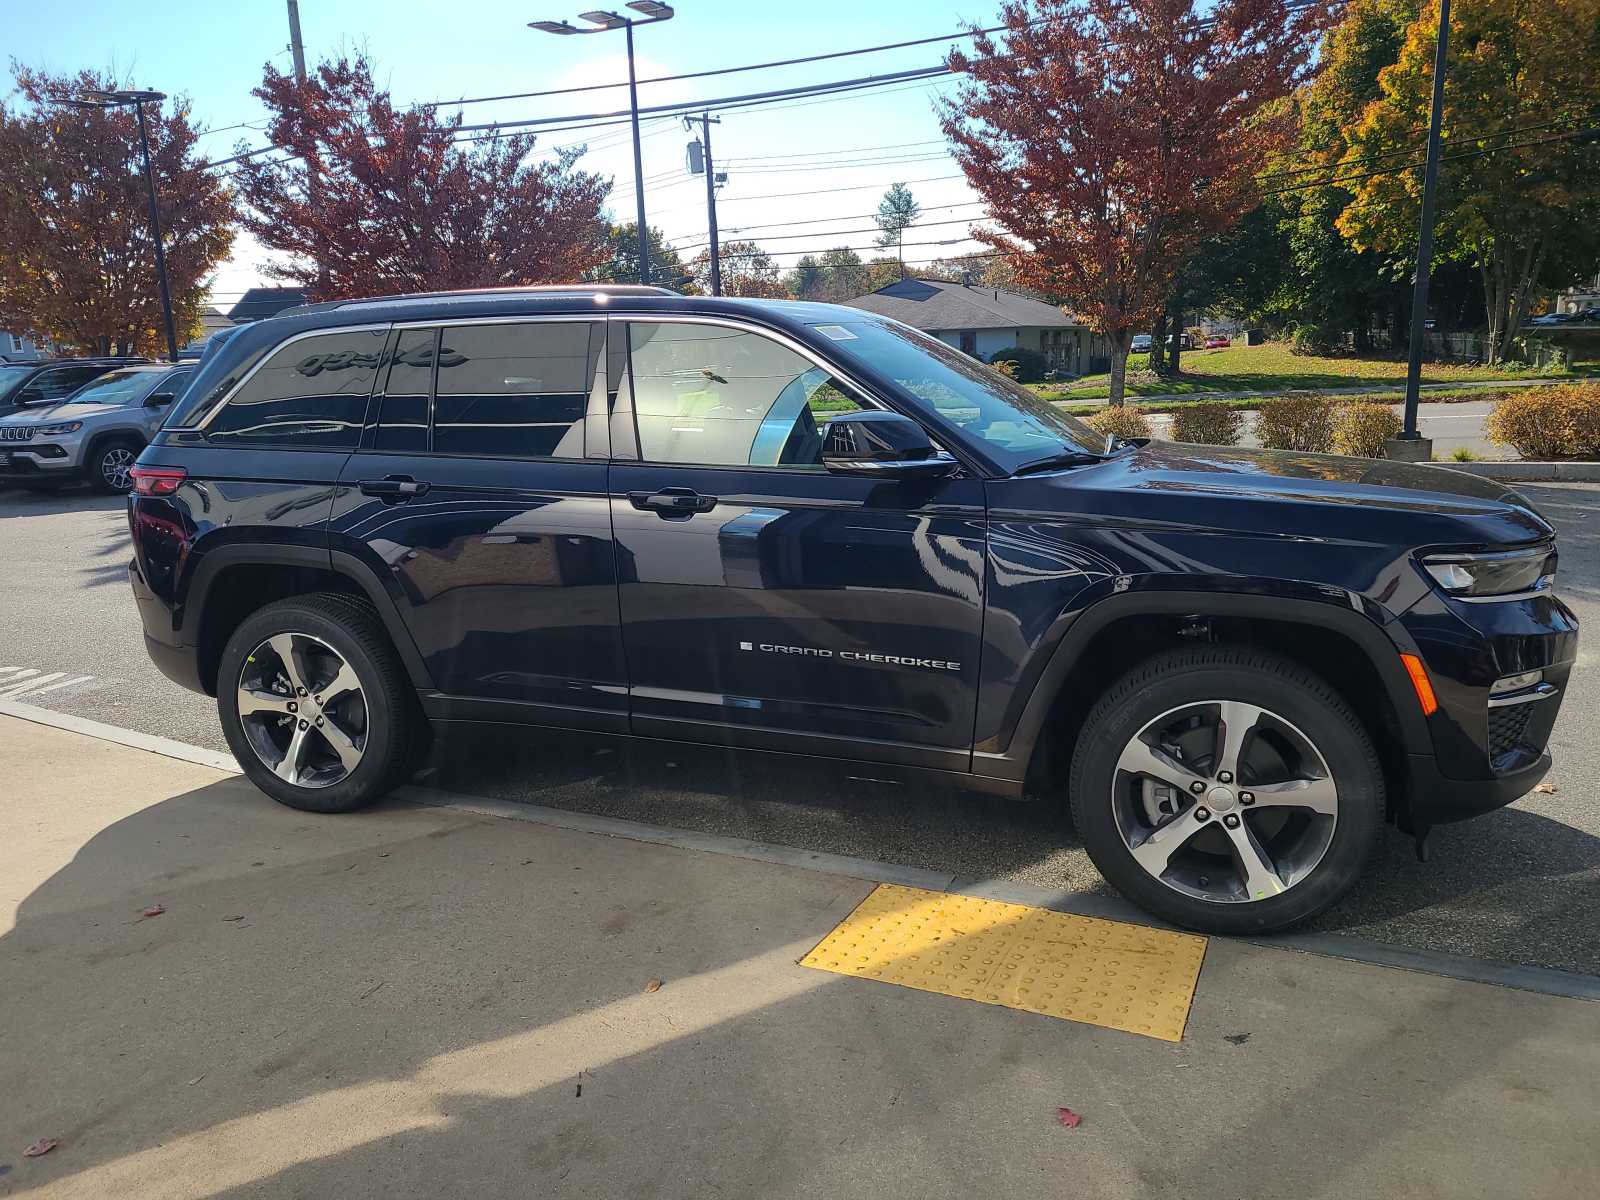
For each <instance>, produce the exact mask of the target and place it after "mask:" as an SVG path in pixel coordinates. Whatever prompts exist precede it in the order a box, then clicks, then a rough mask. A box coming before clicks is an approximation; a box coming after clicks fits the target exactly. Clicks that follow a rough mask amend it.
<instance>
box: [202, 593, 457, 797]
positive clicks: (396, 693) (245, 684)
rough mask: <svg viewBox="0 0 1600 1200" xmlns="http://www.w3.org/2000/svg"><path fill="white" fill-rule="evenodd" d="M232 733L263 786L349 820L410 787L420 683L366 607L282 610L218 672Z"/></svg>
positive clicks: (293, 604)
mask: <svg viewBox="0 0 1600 1200" xmlns="http://www.w3.org/2000/svg"><path fill="white" fill-rule="evenodd" d="M217 709H218V712H219V714H220V715H221V718H222V731H223V734H224V736H226V737H227V739H228V746H229V748H230V749H231V750H232V751H233V756H234V758H236V759H238V761H239V766H240V767H241V768H243V770H244V773H245V775H247V776H248V777H249V779H250V781H251V782H252V783H254V784H255V785H256V786H257V787H258V788H260V789H261V790H262V791H264V792H266V793H267V795H269V796H271V797H272V798H273V799H275V800H278V801H280V802H282V803H284V804H287V805H288V806H289V807H291V808H299V809H304V810H306V811H307V812H324V813H331V812H348V811H350V810H351V809H355V808H360V807H361V806H362V805H364V804H368V803H370V802H372V801H373V800H376V799H377V798H378V797H380V796H382V795H384V794H385V793H387V792H389V791H391V790H392V789H393V788H395V787H397V786H399V785H400V784H401V783H403V782H405V780H406V778H407V777H408V776H409V774H410V771H411V767H412V765H413V764H412V754H413V749H414V748H415V747H416V746H418V745H421V744H424V743H425V741H426V739H425V738H424V737H422V736H420V735H421V734H422V732H423V731H422V730H421V729H419V728H417V722H418V721H419V720H420V716H419V714H418V713H417V711H416V700H415V696H414V695H413V693H412V690H411V685H410V681H409V680H408V679H407V677H406V674H405V671H404V669H403V668H402V667H401V665H400V662H399V660H398V658H397V657H396V655H395V652H394V649H393V647H392V646H391V645H390V643H389V640H388V637H387V635H386V633H385V632H384V629H383V626H382V625H381V624H380V623H379V621H378V618H377V616H376V614H375V613H373V611H372V610H371V608H369V607H368V606H367V605H366V604H364V603H362V602H361V601H359V600H355V599H352V598H351V597H349V596H344V595H339V594H336V593H321V594H315V595H309V596H296V597H293V598H291V599H288V600H280V601H278V602H276V603H274V604H269V605H267V606H266V607H264V608H262V609H259V610H257V611H256V612H254V613H252V614H251V615H250V616H249V617H247V618H245V620H244V621H243V623H241V624H240V626H239V628H238V629H236V630H234V632H233V636H232V637H230V638H229V639H228V643H227V645H226V646H225V647H224V648H223V651H222V659H221V662H220V664H219V666H218V670H217Z"/></svg>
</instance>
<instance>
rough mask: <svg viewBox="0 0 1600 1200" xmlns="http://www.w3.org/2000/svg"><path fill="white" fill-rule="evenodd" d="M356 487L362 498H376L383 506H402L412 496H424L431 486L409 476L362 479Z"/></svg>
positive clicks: (424, 481)
mask: <svg viewBox="0 0 1600 1200" xmlns="http://www.w3.org/2000/svg"><path fill="white" fill-rule="evenodd" d="M356 486H357V487H358V488H360V489H361V494H362V495H363V496H377V497H378V498H379V499H381V500H382V501H383V502H384V503H385V504H404V503H405V502H406V501H407V500H409V499H411V497H413V496H421V495H425V494H426V493H427V491H428V489H429V488H430V487H431V486H432V485H431V484H430V483H428V482H427V481H426V480H423V479H413V478H411V476H409V475H385V476H384V477H383V478H382V479H363V480H361V481H360V482H359V483H357V484H356Z"/></svg>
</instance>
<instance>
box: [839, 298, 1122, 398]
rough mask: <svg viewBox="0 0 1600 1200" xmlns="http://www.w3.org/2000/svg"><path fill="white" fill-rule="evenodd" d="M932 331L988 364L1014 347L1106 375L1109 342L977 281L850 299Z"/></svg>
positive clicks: (1038, 303)
mask: <svg viewBox="0 0 1600 1200" xmlns="http://www.w3.org/2000/svg"><path fill="white" fill-rule="evenodd" d="M846 303H848V304H849V305H850V306H851V307H852V308H860V309H864V310H866V311H867V312H873V313H878V314H880V315H882V316H885V317H892V318H894V319H895V320H896V321H903V322H904V323H905V324H907V325H910V326H911V327H912V328H913V329H920V330H922V331H923V332H924V333H930V334H932V335H933V336H934V337H936V338H938V339H939V340H940V341H941V342H947V343H949V344H950V345H952V346H955V347H956V348H957V349H959V350H961V351H963V352H964V353H967V354H970V355H972V356H973V357H974V358H981V359H982V360H983V361H984V362H988V361H989V359H990V358H991V357H992V356H993V355H994V353H995V351H997V350H1005V349H1007V348H1009V347H1011V346H1021V347H1023V348H1024V349H1028V350H1036V351H1038V352H1039V353H1040V354H1042V355H1043V356H1044V360H1045V365H1046V366H1047V367H1049V368H1052V369H1054V370H1057V371H1061V372H1064V373H1067V374H1072V375H1084V374H1089V373H1092V372H1095V371H1104V370H1106V369H1107V368H1108V367H1109V366H1110V362H1111V350H1110V347H1109V346H1108V345H1107V344H1106V341H1105V339H1104V338H1102V337H1100V336H1099V335H1098V334H1095V333H1094V332H1092V331H1091V330H1090V329H1089V327H1088V326H1087V325H1085V324H1083V323H1082V322H1081V321H1079V320H1077V319H1075V318H1073V317H1071V316H1068V315H1067V314H1066V313H1064V312H1062V311H1061V309H1059V308H1057V307H1056V306H1055V305H1054V304H1046V303H1045V302H1044V301H1042V300H1035V299H1033V298H1032V297H1029V296H1024V295H1021V294H1020V293H1017V292H1008V291H1006V290H1005V289H1004V288H992V287H980V286H979V285H977V284H975V283H951V282H948V281H946V280H943V279H901V280H897V281H896V282H894V283H891V284H888V285H886V286H884V287H881V288H879V289H878V290H877V291H875V292H868V293H867V294H866V295H865V296H857V297H856V298H855V299H854V300H849V301H846Z"/></svg>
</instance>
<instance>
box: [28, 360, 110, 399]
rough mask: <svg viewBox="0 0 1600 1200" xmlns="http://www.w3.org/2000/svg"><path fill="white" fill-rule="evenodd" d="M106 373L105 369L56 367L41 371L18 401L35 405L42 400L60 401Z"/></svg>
mask: <svg viewBox="0 0 1600 1200" xmlns="http://www.w3.org/2000/svg"><path fill="white" fill-rule="evenodd" d="M105 373H106V368H105V367H56V368H54V369H53V370H49V371H41V372H39V374H38V375H36V376H34V378H33V382H31V383H30V384H28V386H27V387H26V388H25V389H24V390H23V393H22V395H21V396H19V397H18V400H20V401H21V402H23V403H25V404H35V403H38V402H39V401H41V400H60V399H61V398H62V397H64V396H68V395H71V394H72V393H73V392H75V391H77V390H78V389H79V388H81V387H82V386H83V385H84V384H86V383H88V382H89V381H90V380H91V379H98V378H100V376H102V375H104V374H105Z"/></svg>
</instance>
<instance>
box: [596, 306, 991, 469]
mask: <svg viewBox="0 0 1600 1200" xmlns="http://www.w3.org/2000/svg"><path fill="white" fill-rule="evenodd" d="M613 323H620V324H623V325H717V326H721V327H723V328H725V329H737V330H738V331H739V332H740V333H751V334H755V335H756V336H757V337H765V338H768V339H770V340H772V341H775V342H777V343H778V344H779V345H781V346H783V347H784V348H785V349H788V350H792V351H793V352H794V353H796V354H798V355H799V356H800V357H801V358H803V359H805V360H806V361H808V362H810V363H811V365H812V366H814V367H817V368H818V369H820V370H823V371H826V372H828V374H829V375H831V376H832V377H833V378H835V379H837V380H838V381H839V382H840V383H843V384H845V385H846V386H847V387H849V388H850V390H851V391H852V392H853V393H855V397H856V399H858V400H860V401H862V402H864V403H865V404H866V405H867V406H868V411H883V412H898V411H899V410H898V409H896V408H894V407H892V406H891V405H889V404H888V403H886V402H885V401H884V400H883V398H882V397H881V396H879V395H878V394H877V392H875V391H874V390H873V389H871V388H868V387H866V386H865V385H864V384H862V382H861V381H860V380H859V379H857V378H856V377H855V376H853V375H851V374H850V372H848V371H845V370H843V369H841V368H840V367H839V366H838V365H837V364H836V363H831V362H829V361H828V360H827V359H825V358H823V357H822V356H821V355H819V354H817V352H816V351H814V350H812V349H811V348H810V347H809V346H807V345H806V344H805V343H803V342H800V341H797V340H796V339H795V338H792V337H790V336H789V335H788V334H787V333H785V332H783V331H782V330H777V329H772V328H769V327H768V326H765V325H754V324H751V323H749V322H747V321H737V320H733V319H730V318H727V317H707V316H701V315H699V314H692V313H684V314H681V315H680V314H676V313H643V314H640V315H637V316H634V315H630V314H628V313H607V314H606V326H607V330H606V337H607V339H608V344H609V339H610V337H611V331H610V327H611V325H612V324H613ZM622 351H623V365H622V377H623V379H625V380H626V381H627V394H628V410H627V417H628V427H629V428H630V429H632V431H633V449H634V452H635V454H636V455H637V457H635V458H630V459H618V458H617V457H616V454H615V453H614V452H613V454H612V461H613V462H624V463H626V464H627V465H628V466H636V467H677V468H680V469H682V470H686V471H781V472H783V473H784V474H786V475H807V476H811V477H816V476H817V475H819V474H820V475H826V474H827V473H828V471H827V468H826V467H823V468H820V469H819V468H817V467H798V466H790V465H787V464H783V463H771V464H767V463H685V462H673V461H671V460H667V461H663V460H660V459H654V458H646V457H645V456H644V439H643V438H641V437H640V436H639V409H638V405H637V404H635V403H634V387H633V342H632V339H631V338H629V337H628V336H627V330H626V329H624V330H623V331H622ZM616 394H617V395H618V396H619V397H620V396H621V395H622V392H621V389H620V388H619V389H618V391H617V393H616ZM901 415H902V416H905V415H907V414H904V413H902V414H901ZM910 419H911V420H913V421H916V420H917V418H916V417H911V418H910ZM917 423H918V424H919V425H920V424H921V423H922V422H921V421H917ZM614 449H615V448H614V447H613V451H614ZM947 449H948V448H947ZM957 461H961V462H962V466H963V467H966V466H967V464H966V463H965V462H964V461H962V460H961V459H960V458H959V457H958V459H957Z"/></svg>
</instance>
